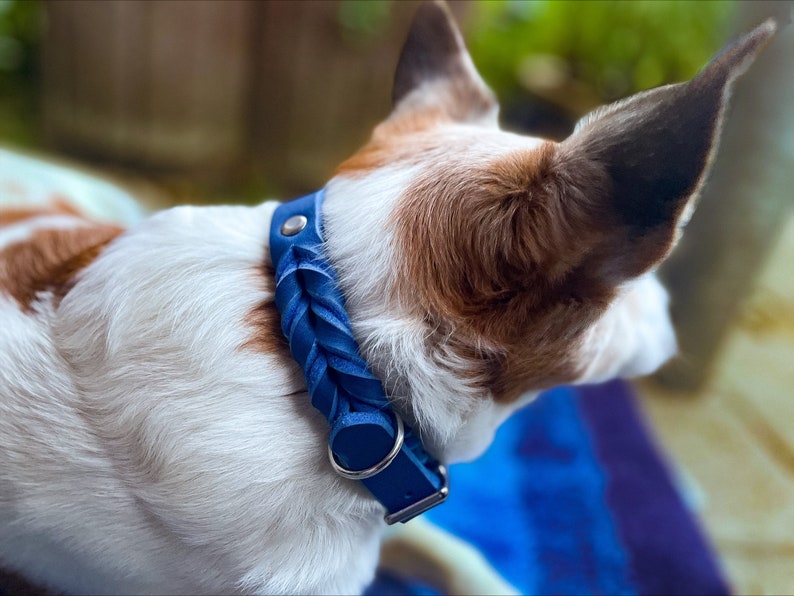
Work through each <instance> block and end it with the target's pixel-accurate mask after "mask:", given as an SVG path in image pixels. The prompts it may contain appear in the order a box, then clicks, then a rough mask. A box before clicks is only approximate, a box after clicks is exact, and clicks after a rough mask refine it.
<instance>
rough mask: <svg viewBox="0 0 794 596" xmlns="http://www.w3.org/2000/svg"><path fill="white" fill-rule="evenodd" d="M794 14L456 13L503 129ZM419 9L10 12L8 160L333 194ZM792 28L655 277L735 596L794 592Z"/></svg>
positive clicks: (459, 8)
mask: <svg viewBox="0 0 794 596" xmlns="http://www.w3.org/2000/svg"><path fill="white" fill-rule="evenodd" d="M791 5H792V3H791V2H763V1H755V2H736V1H731V0H712V1H709V2H694V1H693V2H684V1H674V2H671V1H635V2H628V1H626V2H623V1H590V2H578V1H577V2H567V1H547V0H538V1H515V0H488V1H482V2H475V1H471V2H454V3H452V10H453V12H454V13H455V15H456V16H457V18H458V19H459V21H460V23H461V26H462V28H463V30H464V32H465V36H466V39H467V43H468V45H469V48H470V51H471V53H472V56H473V59H474V62H475V64H476V65H477V66H478V68H479V69H480V71H481V73H482V74H483V77H484V78H485V80H486V81H487V82H488V83H489V84H490V85H491V86H492V87H493V88H494V90H495V91H496V92H497V94H498V95H499V97H500V99H501V102H502V120H503V124H504V126H505V127H506V128H508V129H512V130H516V131H521V132H526V133H531V134H535V135H539V136H546V137H549V138H552V139H561V138H564V137H565V136H567V135H568V134H569V133H570V131H571V130H572V128H573V126H574V124H575V122H576V120H577V119H578V118H579V117H581V116H582V115H583V114H585V113H586V112H588V111H590V110H591V109H593V108H594V107H596V106H598V105H601V104H604V103H608V102H610V101H613V100H615V99H618V98H621V97H624V96H626V95H628V94H631V93H634V92H636V91H640V90H643V89H647V88H649V87H654V86H657V85H660V84H664V83H669V82H676V81H680V80H683V79H686V78H689V77H691V76H692V75H694V74H695V73H696V72H697V71H698V70H699V68H701V67H702V66H703V65H704V64H705V63H706V61H707V60H708V59H709V57H710V56H711V55H712V54H713V53H714V52H716V51H717V50H719V48H720V47H721V46H722V45H723V44H724V43H725V42H726V41H727V40H728V39H730V38H731V37H732V36H734V35H736V34H737V33H739V32H741V31H746V30H748V29H749V28H751V27H752V26H754V25H756V24H757V23H759V22H760V21H762V20H763V19H764V18H766V17H767V16H770V15H776V16H777V18H778V19H779V20H780V21H781V22H782V23H785V22H787V21H790V15H791ZM416 7H417V3H416V2H412V1H406V0H400V1H389V0H384V1H375V0H373V1H366V2H364V1H356V0H328V1H324V0H323V1H311V0H304V1H300V2H287V1H284V2H246V1H236V0H224V1H209V0H208V1H198V0H197V1H192V2H176V1H159V0H147V1H134V0H133V1H116V0H106V1H104V2H94V1H90V0H89V1H82V0H79V1H78V0H75V1H70V0H62V1H57V2H56V1H52V2H42V1H39V0H0V146H4V147H7V148H12V149H16V150H19V151H22V152H27V153H33V154H36V155H39V156H44V157H46V158H48V159H54V160H58V161H66V162H67V163H69V164H72V165H75V166H78V167H81V168H87V169H89V170H91V171H93V172H95V173H99V174H101V175H103V176H108V177H111V178H112V179H113V180H115V181H117V182H118V183H119V184H121V185H123V186H125V187H127V188H129V189H132V190H133V192H134V193H137V194H139V195H141V196H143V197H144V199H145V201H146V202H148V204H149V205H152V206H157V207H159V206H167V205H172V204H176V203H182V202H188V203H194V204H195V203H210V202H249V203H250V202H258V201H260V200H262V198H264V197H283V198H288V197H293V196H298V195H300V194H302V193H304V192H308V191H311V190H314V189H316V188H319V187H320V186H322V185H323V184H324V182H325V180H327V178H328V177H329V176H330V175H331V173H332V172H333V169H334V167H335V166H336V165H337V164H338V163H339V162H340V161H342V160H343V159H344V158H345V157H347V156H348V155H350V154H351V153H352V152H354V151H355V149H356V148H357V147H358V146H360V145H361V144H362V143H364V142H365V141H366V139H367V137H368V135H369V133H370V131H371V129H372V127H373V125H375V124H376V123H377V122H378V121H379V120H381V119H382V118H384V117H385V116H386V115H387V114H388V113H389V110H390V105H389V97H390V92H391V77H392V74H393V70H394V66H395V64H396V61H397V57H398V54H399V49H400V46H401V44H402V41H403V39H404V36H405V33H406V30H407V27H408V24H409V22H410V19H411V17H412V16H413V13H414V11H415V10H416ZM792 29H794V27H792V26H788V27H787V28H785V29H784V30H783V31H782V32H781V33H780V34H779V35H778V37H777V38H776V39H775V40H774V42H773V43H772V44H771V45H770V47H769V48H768V49H767V51H766V53H765V54H764V55H763V56H761V58H760V59H759V60H758V62H757V64H756V65H755V66H754V67H753V69H752V70H751V71H750V73H749V74H748V75H747V76H746V77H744V78H743V79H742V80H741V81H740V84H739V85H738V86H737V92H736V97H735V101H734V102H733V103H734V105H733V110H732V114H731V118H730V120H729V122H728V125H727V127H726V130H725V134H724V136H723V143H722V148H721V151H720V154H719V158H718V160H717V162H716V164H715V168H714V170H713V173H712V175H711V178H710V181H709V183H708V185H707V187H706V189H705V191H704V193H703V197H702V200H701V203H700V207H699V210H698V211H697V213H696V215H695V217H694V218H693V220H692V221H691V223H690V226H689V229H688V233H687V235H686V236H685V239H684V241H683V242H682V243H681V245H680V246H679V248H678V250H677V251H676V253H675V255H674V257H673V258H672V259H671V261H670V262H669V263H668V264H667V266H665V268H664V269H663V271H662V272H661V273H662V275H663V277H664V278H665V280H666V281H667V284H668V286H669V287H670V289H671V294H672V299H673V314H674V318H675V320H676V323H677V326H678V329H679V336H680V344H681V352H682V355H681V357H679V358H678V359H677V360H676V361H675V362H673V363H672V364H671V365H670V366H669V367H667V368H666V369H665V370H664V371H662V373H660V374H659V375H657V376H656V377H655V378H653V379H651V380H648V381H643V382H642V383H640V384H639V385H638V389H639V393H640V395H641V399H642V400H643V404H644V406H645V410H646V412H647V413H648V415H649V416H650V418H651V420H652V421H653V425H654V428H655V430H656V433H657V435H658V436H659V437H660V440H661V441H662V443H663V444H664V445H665V447H666V448H667V449H668V451H669V452H670V453H672V455H673V458H674V460H675V463H676V467H677V469H679V470H680V472H681V475H682V478H683V479H684V480H683V481H682V482H683V483H684V484H685V485H686V486H687V487H688V488H687V491H688V493H689V495H690V497H691V502H692V506H693V507H694V508H695V509H696V510H697V512H698V514H699V515H700V517H701V519H702V520H703V521H704V523H705V525H706V527H707V528H708V532H709V536H710V538H711V540H712V541H713V543H714V544H715V545H716V547H717V548H718V550H719V552H720V553H721V555H722V557H723V560H724V562H725V565H726V568H727V570H728V573H729V575H730V576H731V578H732V580H733V581H734V584H735V588H736V590H737V591H738V592H741V593H773V594H774V593H794V274H792V271H794V269H793V268H792V266H791V263H792V262H794V216H793V215H792V213H793V211H792V207H794V76H793V75H794V67H793V63H792V59H794V39H793V37H794V36H793V35H792Z"/></svg>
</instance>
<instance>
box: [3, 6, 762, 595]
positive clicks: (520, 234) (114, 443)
mask: <svg viewBox="0 0 794 596" xmlns="http://www.w3.org/2000/svg"><path fill="white" fill-rule="evenodd" d="M774 29H775V27H774V24H773V23H771V22H767V23H765V24H763V25H761V26H760V27H758V28H757V29H756V30H754V31H753V32H751V33H750V34H748V35H747V36H745V37H743V38H741V39H740V40H738V41H737V42H735V43H733V44H732V45H730V46H728V47H727V48H726V49H725V50H723V51H722V52H721V53H720V54H719V55H718V56H716V57H715V58H714V59H713V60H712V61H711V62H710V63H709V64H708V66H706V67H705V68H704V69H703V71H702V72H701V73H700V74H699V75H697V77H695V78H694V79H693V80H692V81H689V82H687V83H683V84H678V85H669V86H665V87H661V88H658V89H654V90H651V91H647V92H644V93H640V94H638V95H636V96H633V97H631V98H629V99H627V100H624V101H621V102H618V103H616V104H614V105H611V106H608V107H606V108H603V109H600V110H598V111H596V112H595V113H593V114H591V115H589V116H587V117H586V118H585V119H584V120H583V121H582V122H581V123H580V124H579V125H578V126H577V128H576V130H575V132H574V133H573V134H572V135H571V136H570V137H569V138H568V139H566V140H565V141H563V142H560V143H555V142H550V141H546V140H543V139H538V138H530V137H524V136H518V135H515V134H510V133H507V132H504V131H502V130H500V129H499V127H498V126H497V104H496V102H495V100H494V97H493V95H492V93H491V92H490V91H489V90H488V88H487V87H486V86H485V84H484V83H483V81H482V80H481V78H480V77H479V75H478V74H477V72H476V71H475V68H474V66H473V64H472V62H471V60H470V58H469V56H468V54H467V52H466V50H465V48H464V45H463V42H462V40H461V37H460V34H459V33H458V31H457V30H456V28H455V26H454V25H453V24H452V22H451V21H450V19H449V18H448V15H447V12H446V9H445V8H444V7H443V6H442V5H439V4H436V3H427V4H425V5H424V6H423V7H422V8H421V9H420V11H419V13H418V15H417V17H416V19H415V21H414V24H413V26H412V28H411V30H410V33H409V36H408V40H407V42H406V45H405V48H404V49H403V53H402V56H401V58H400V62H399V66H398V69H397V74H396V79H395V84H394V93H393V96H394V111H393V113H392V114H391V115H390V116H389V117H388V119H386V120H385V121H384V122H383V123H381V124H380V125H379V126H378V127H377V128H376V129H375V131H374V134H373V136H372V139H371V141H370V142H369V143H368V144H367V145H366V146H365V147H364V148H363V149H362V150H361V151H359V152H358V153H357V154H355V155H354V156H353V157H352V158H350V159H349V160H348V161H346V162H344V163H343V164H342V165H341V166H340V167H339V169H338V170H337V172H336V175H335V176H334V177H333V178H332V179H331V180H330V181H329V182H328V184H327V186H326V188H325V194H326V199H325V206H324V213H323V218H324V230H325V246H324V248H325V251H326V254H327V257H328V259H329V260H330V262H331V263H332V265H333V267H334V268H335V269H336V271H337V274H338V277H339V283H340V287H341V290H342V292H343V294H344V296H345V299H346V304H347V311H348V315H349V318H350V320H351V322H352V328H353V331H354V334H355V336H356V338H357V340H358V342H359V344H360V348H361V352H362V354H363V356H364V357H365V358H366V360H367V361H368V363H369V365H370V367H371V369H372V370H373V372H374V373H375V374H376V375H377V376H378V377H379V378H380V379H381V380H382V382H383V384H384V387H385V388H386V391H387V394H388V396H389V398H390V400H391V402H392V406H393V408H394V410H395V411H396V412H399V414H400V415H401V416H402V418H404V419H405V421H406V422H407V423H408V424H409V425H410V426H411V427H412V428H413V429H415V431H416V432H417V433H418V435H419V436H420V437H421V440H422V443H423V445H424V447H425V449H426V450H427V451H428V452H430V453H432V454H433V455H434V456H435V457H437V458H438V459H439V460H440V461H442V462H445V463H447V462H458V461H463V460H469V459H472V458H475V457H477V456H478V455H479V454H480V453H482V451H483V450H484V449H485V448H486V447H487V446H488V445H489V443H490V442H491V440H492V438H493V435H494V431H495V430H496V428H497V426H498V425H499V424H500V423H501V422H502V421H503V420H504V419H505V418H506V417H507V416H509V415H510V414H511V412H513V411H515V410H516V409H517V408H519V407H520V406H522V405H524V404H526V403H527V402H529V401H530V400H531V399H532V398H533V397H534V396H535V395H537V394H538V392H539V391H540V390H542V389H544V388H548V387H550V386H552V385H555V384H559V383H581V382H589V381H598V380H602V379H607V378H610V377H613V376H617V375H641V374H646V373H649V372H651V371H653V370H654V369H656V368H657V367H658V366H659V365H660V364H662V363H663V362H664V361H665V360H667V359H668V358H669V357H670V356H671V355H672V354H673V353H674V351H675V349H676V347H675V339H674V334H673V330H672V327H671V324H670V321H669V318H668V314H667V297H666V293H665V291H664V289H663V288H662V287H661V286H660V284H659V283H658V281H657V280H656V278H655V277H654V275H653V271H654V269H655V268H656V267H657V266H658V265H659V263H660V262H661V261H662V260H663V259H664V258H665V257H666V256H667V255H668V253H669V252H670V250H671V249H672V247H673V245H674V244H675V242H676V240H677V237H678V235H679V232H680V229H681V227H682V226H683V224H684V223H685V222H686V220H687V218H688V217H689V214H690V212H691V207H692V205H693V201H694V197H695V196H696V195H697V192H698V189H699V187H700V186H701V184H702V180H703V177H704V172H705V171H706V169H707V167H708V164H709V162H710V161H711V159H712V156H713V154H714V147H715V144H716V140H717V137H718V135H719V130H720V126H721V122H722V119H723V115H724V112H725V104H726V99H727V96H728V92H729V89H730V87H731V84H732V82H733V81H734V80H735V78H736V77H737V76H738V75H739V74H741V73H742V72H743V71H744V70H745V69H746V67H747V66H748V64H749V63H750V62H751V61H752V59H753V58H754V56H755V55H756V54H757V53H758V51H759V50H760V48H761V47H762V46H763V45H764V44H765V42H767V41H768V40H769V38H770V37H771V36H772V34H773V32H774ZM276 207H277V203H275V202H267V203H264V204H262V205H260V206H258V207H253V208H248V207H203V208H194V207H178V208H175V209H170V210H167V211H164V212H160V213H157V214H156V215H154V216H152V217H149V218H147V219H144V220H142V221H141V222H140V223H138V224H135V225H133V226H130V227H129V228H128V229H126V230H123V229H121V228H120V227H118V226H116V225H110V224H102V223H97V222H96V221H94V220H92V219H90V218H87V217H85V216H84V215H81V213H80V211H79V209H77V208H76V206H75V205H73V204H69V203H67V202H64V201H60V202H57V203H54V204H52V205H50V206H49V207H47V208H44V209H41V208H39V209H6V210H5V211H4V212H2V214H0V224H2V226H3V227H2V228H0V321H2V323H1V325H0V566H2V567H5V568H6V569H9V570H13V571H15V572H17V573H19V574H21V575H23V576H25V577H26V578H28V579H29V580H31V581H33V582H35V583H38V584H41V585H45V586H49V587H51V588H54V589H56V590H61V591H67V592H75V593H111V592H112V593H125V594H132V593H182V594H188V593H190V594H198V593H233V592H245V593H249V592H255V593H267V594H274V593H302V594H310V593H315V594H319V593H330V592H336V593H345V594H353V593H358V592H360V591H362V590H363V589H364V588H365V587H366V586H367V584H368V583H369V582H370V581H371V580H372V579H373V574H374V572H375V568H376V565H377V563H378V551H379V545H380V540H381V537H382V535H383V530H384V521H383V517H384V508H383V506H382V505H381V504H380V503H379V502H378V501H376V500H375V499H374V498H373V497H372V495H371V494H370V493H369V492H368V491H367V490H365V489H364V488H363V487H362V486H361V484H360V483H359V482H357V481H353V480H348V479H345V478H342V477H340V476H339V475H337V474H336V473H335V472H334V470H333V469H332V468H331V466H330V465H329V461H328V459H327V453H326V444H327V440H328V432H329V430H328V423H327V421H326V420H325V419H324V418H323V416H322V415H321V414H320V413H319V412H318V411H316V410H315V409H314V408H313V407H312V405H311V403H310V400H309V397H308V395H307V391H306V384H305V382H304V379H303V377H302V374H301V370H300V369H299V367H298V366H297V364H296V363H295V362H294V361H293V359H292V357H291V356H290V353H289V351H288V349H287V347H286V344H285V342H284V339H283V336H282V334H281V331H280V328H279V315H278V312H277V311H276V309H275V307H274V305H273V291H274V282H273V272H272V268H271V265H270V253H269V245H268V234H269V232H268V231H269V227H270V221H271V217H272V215H273V212H274V210H275V209H276Z"/></svg>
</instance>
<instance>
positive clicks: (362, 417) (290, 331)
mask: <svg viewBox="0 0 794 596" xmlns="http://www.w3.org/2000/svg"><path fill="white" fill-rule="evenodd" d="M324 196H325V191H324V190H320V191H318V192H316V193H313V194H310V195H307V196H305V197H302V198H300V199H296V200H294V201H290V202H288V203H284V204H282V205H281V206H279V207H278V208H277V209H276V211H275V213H274V214H273V221H272V223H271V227H270V255H271V260H272V261H273V266H274V267H275V270H276V306H277V307H278V310H279V312H280V313H281V329H282V331H283V332H284V335H285V336H286V337H287V340H288V341H289V346H290V351H291V352H292V356H293V357H294V358H295V360H296V361H297V362H298V364H300V366H301V368H302V369H303V374H304V377H305V378H306V385H307V387H308V390H309V395H310V396H311V400H312V405H313V406H314V407H315V408H317V409H318V410H319V411H320V412H322V414H323V416H325V417H326V419H327V420H328V422H329V424H330V425H331V432H330V436H329V442H328V450H329V458H330V462H331V465H332V466H333V468H334V470H336V471H337V473H339V474H340V475H342V476H344V477H346V478H351V479H355V480H360V481H361V482H362V483H363V484H364V486H365V487H366V488H367V489H368V490H369V491H370V492H371V493H372V495H373V496H374V497H375V498H376V499H377V500H378V501H380V503H381V504H382V505H383V506H384V507H385V508H386V511H387V515H386V522H387V523H389V524H393V523H396V522H405V521H408V520H409V519H411V518H412V517H415V516H417V515H419V514H420V513H423V512H424V511H427V510H428V509H430V508H431V507H434V506H435V505H437V504H439V503H441V502H442V501H443V500H444V499H445V498H446V496H447V494H448V493H449V489H448V482H447V474H446V470H445V469H444V467H443V466H442V465H441V464H439V463H438V462H437V461H435V460H434V459H433V458H432V457H431V456H430V455H429V454H428V453H427V452H425V450H424V449H423V447H422V443H421V441H420V440H419V437H418V436H416V434H415V433H413V431H412V430H411V429H410V428H409V427H408V425H406V424H404V423H403V421H402V420H401V419H400V417H399V415H398V414H397V413H396V412H394V410H393V409H392V407H391V404H390V403H389V400H388V398H387V397H386V395H385V393H384V390H383V386H382V384H381V382H380V381H379V380H378V379H377V378H376V377H375V376H374V375H373V374H372V373H371V372H370V370H369V367H368V366H367V363H366V362H365V361H364V359H363V358H362V357H361V355H360V352H359V349H358V344H357V343H356V341H355V339H354V338H353V333H352V331H351V327H350V320H349V319H348V316H347V312H346V311H345V305H344V298H343V297H342V294H341V292H340V290H339V286H338V283H337V279H336V274H335V272H334V270H333V268H332V267H331V264H330V263H329V262H328V260H327V259H326V258H325V256H324V254H323V250H322V244H323V237H322V229H321V208H322V202H323V198H324Z"/></svg>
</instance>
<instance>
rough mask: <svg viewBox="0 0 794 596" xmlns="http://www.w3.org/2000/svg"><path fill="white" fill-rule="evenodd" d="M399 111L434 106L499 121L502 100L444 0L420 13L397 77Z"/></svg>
mask: <svg viewBox="0 0 794 596" xmlns="http://www.w3.org/2000/svg"><path fill="white" fill-rule="evenodd" d="M392 100H393V102H394V107H395V110H396V111H400V110H405V111H414V110H432V111H433V112H434V113H436V114H438V113H441V114H442V115H444V116H446V117H448V118H451V119H453V120H456V121H478V120H489V121H492V122H494V123H495V122H496V115H497V110H498V106H497V102H496V99H495V97H494V94H493V93H492V92H491V90H490V89H488V87H487V86H486V85H485V83H484V82H483V80H482V79H481V78H480V75H479V74H478V73H477V70H476V68H475V67H474V63H473V62H472V61H471V57H470V56H469V53H468V51H467V50H466V46H465V44H464V42H463V37H462V36H461V34H460V31H459V30H458V27H457V25H455V22H454V20H453V17H452V15H451V14H450V12H449V9H448V7H447V5H446V4H445V3H444V2H441V1H439V0H428V1H426V2H425V3H424V4H422V5H421V7H420V8H419V10H418V12H417V13H416V16H415V17H414V20H413V23H412V24H411V28H410V30H409V32H408V38H407V39H406V41H405V45H404V46H403V49H402V53H401V55H400V61H399V63H398V65H397V71H396V73H395V77H394V87H393V88H392Z"/></svg>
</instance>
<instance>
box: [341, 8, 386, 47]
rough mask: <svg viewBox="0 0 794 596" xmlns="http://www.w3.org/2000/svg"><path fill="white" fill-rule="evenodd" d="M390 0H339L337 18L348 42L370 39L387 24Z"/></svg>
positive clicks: (382, 30) (381, 31) (379, 32)
mask: <svg viewBox="0 0 794 596" xmlns="http://www.w3.org/2000/svg"><path fill="white" fill-rule="evenodd" d="M391 12H392V0H378V1H376V2H372V1H369V2H367V1H362V0H339V3H338V5H337V19H338V21H339V25H340V27H341V29H342V34H343V36H344V38H345V39H346V40H347V41H348V42H355V41H358V42H359V43H360V42H365V41H370V40H372V39H373V38H375V37H376V36H378V35H379V34H381V33H383V32H384V30H385V29H386V28H387V27H388V25H389V17H390V16H391Z"/></svg>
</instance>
